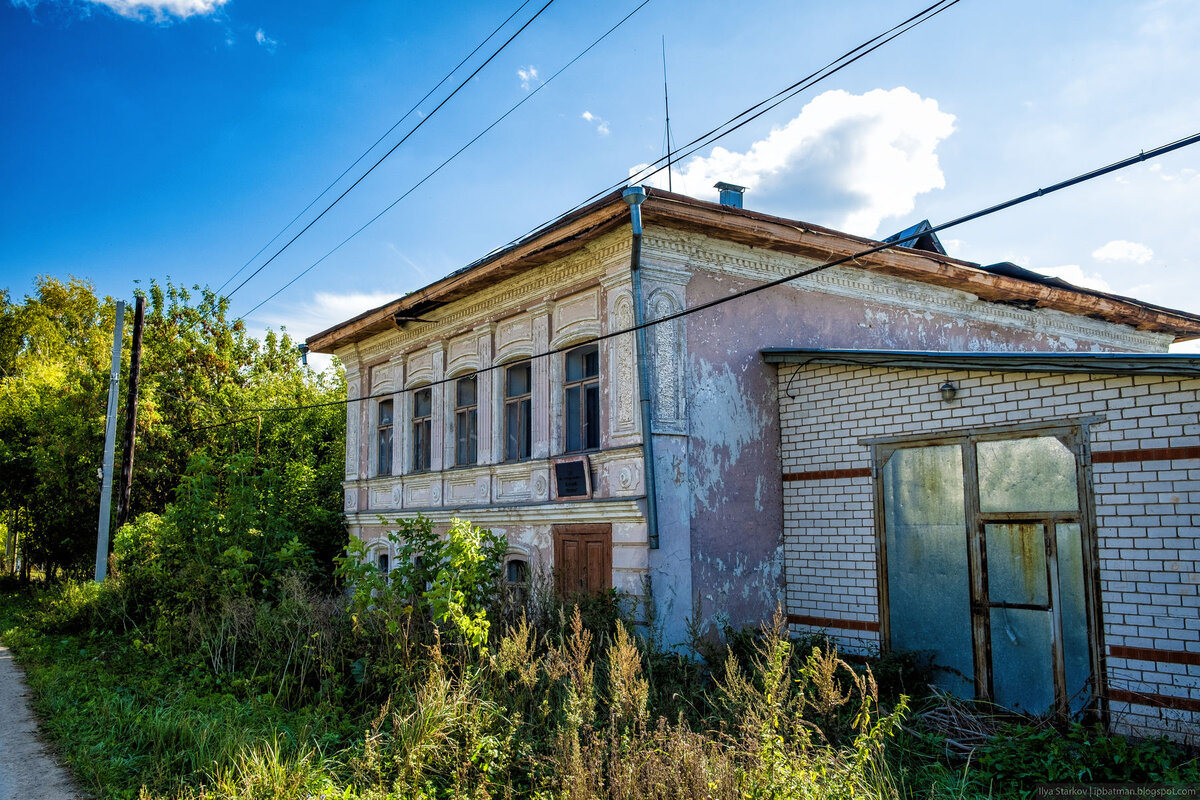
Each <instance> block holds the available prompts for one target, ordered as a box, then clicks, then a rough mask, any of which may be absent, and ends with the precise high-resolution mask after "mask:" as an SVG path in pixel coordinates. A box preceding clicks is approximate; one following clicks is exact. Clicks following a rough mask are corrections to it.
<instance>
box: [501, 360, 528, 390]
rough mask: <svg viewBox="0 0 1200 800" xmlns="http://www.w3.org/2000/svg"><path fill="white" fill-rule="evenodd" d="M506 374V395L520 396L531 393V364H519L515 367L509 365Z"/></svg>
mask: <svg viewBox="0 0 1200 800" xmlns="http://www.w3.org/2000/svg"><path fill="white" fill-rule="evenodd" d="M504 374H505V386H504V396H505V397H520V396H521V395H523V394H529V386H530V380H529V378H530V370H529V364H517V365H516V366H515V367H509V368H508V369H507V370H505V372H504Z"/></svg>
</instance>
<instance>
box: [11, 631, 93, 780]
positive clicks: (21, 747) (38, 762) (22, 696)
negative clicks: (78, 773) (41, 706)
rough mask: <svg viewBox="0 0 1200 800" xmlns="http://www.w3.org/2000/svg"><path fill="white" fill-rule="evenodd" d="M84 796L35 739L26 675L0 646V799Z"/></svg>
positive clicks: (44, 747)
mask: <svg viewBox="0 0 1200 800" xmlns="http://www.w3.org/2000/svg"><path fill="white" fill-rule="evenodd" d="M79 797H83V795H82V794H81V793H80V792H79V791H78V790H77V789H76V788H75V785H74V784H73V783H72V782H71V778H70V776H69V775H68V774H67V771H66V770H64V769H63V768H62V767H60V766H59V765H58V764H56V763H55V762H54V759H52V758H51V757H50V753H49V752H48V751H47V749H46V746H45V745H44V744H42V742H41V741H40V740H39V739H38V735H37V721H36V720H35V719H34V717H33V712H32V711H30V709H29V689H28V688H27V687H26V686H25V675H24V673H22V672H21V668H20V667H18V666H17V662H15V661H13V657H12V652H11V651H10V650H9V649H8V648H7V647H5V646H4V645H0V800H73V798H79Z"/></svg>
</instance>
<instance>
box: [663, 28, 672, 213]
mask: <svg viewBox="0 0 1200 800" xmlns="http://www.w3.org/2000/svg"><path fill="white" fill-rule="evenodd" d="M662 57H663V110H664V111H665V112H666V117H667V191H668V192H673V191H675V185H674V182H673V181H672V180H671V150H672V148H671V101H670V100H669V99H668V98H667V37H666V34H663V37H662Z"/></svg>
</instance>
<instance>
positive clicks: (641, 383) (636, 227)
mask: <svg viewBox="0 0 1200 800" xmlns="http://www.w3.org/2000/svg"><path fill="white" fill-rule="evenodd" d="M621 197H622V198H623V199H624V200H625V202H626V203H628V204H629V221H630V222H631V223H633V244H632V247H631V249H630V256H629V274H630V275H631V276H632V278H633V322H634V325H636V326H637V333H636V334H635V336H636V341H637V359H636V360H637V365H638V393H639V395H640V406H641V411H642V465H643V472H644V473H645V482H646V528H647V531H646V533H647V538H649V540H650V549H651V550H657V549H658V492H657V491H655V488H654V437H653V436H652V435H651V433H650V418H651V411H650V374H649V370H648V369H647V363H646V329H645V328H643V327H642V323H643V321H644V315H643V314H642V270H641V264H642V209H641V205H642V201H643V200H645V199H646V190H645V189H643V188H642V187H641V186H630V187H629V188H628V189H626V190H625V191H624V192H622V193H621Z"/></svg>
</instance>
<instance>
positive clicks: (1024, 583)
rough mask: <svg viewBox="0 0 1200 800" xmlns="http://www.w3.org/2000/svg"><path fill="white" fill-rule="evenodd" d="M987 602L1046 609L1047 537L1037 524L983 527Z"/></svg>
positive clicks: (1008, 524)
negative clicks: (1026, 605) (1035, 606)
mask: <svg viewBox="0 0 1200 800" xmlns="http://www.w3.org/2000/svg"><path fill="white" fill-rule="evenodd" d="M983 535H984V540H985V544H986V546H987V586H988V599H989V600H991V601H992V602H993V603H1036V604H1037V605H1047V604H1049V602H1050V593H1049V591H1048V588H1047V576H1046V537H1045V535H1044V534H1043V528H1042V526H1041V525H1040V524H1039V523H1036V522H1018V523H1001V524H995V525H984V526H983Z"/></svg>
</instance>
